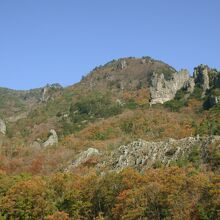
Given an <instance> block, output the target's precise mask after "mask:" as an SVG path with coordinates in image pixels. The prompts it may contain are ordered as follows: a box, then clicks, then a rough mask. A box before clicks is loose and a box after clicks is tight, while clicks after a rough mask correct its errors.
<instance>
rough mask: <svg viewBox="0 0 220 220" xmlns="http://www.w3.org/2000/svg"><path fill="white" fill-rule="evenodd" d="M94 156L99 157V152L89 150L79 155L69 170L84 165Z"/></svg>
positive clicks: (93, 149)
mask: <svg viewBox="0 0 220 220" xmlns="http://www.w3.org/2000/svg"><path fill="white" fill-rule="evenodd" d="M95 156H100V152H99V150H97V149H95V148H89V149H88V150H86V151H84V152H82V153H80V154H79V155H78V157H77V159H76V160H75V161H73V163H72V164H71V165H70V167H69V169H71V168H76V167H78V166H80V165H82V164H84V163H86V162H87V161H88V160H89V159H91V158H92V157H95Z"/></svg>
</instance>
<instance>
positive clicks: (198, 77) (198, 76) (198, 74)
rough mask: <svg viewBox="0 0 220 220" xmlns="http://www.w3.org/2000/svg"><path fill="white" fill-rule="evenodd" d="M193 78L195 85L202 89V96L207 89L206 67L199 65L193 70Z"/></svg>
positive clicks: (207, 76)
mask: <svg viewBox="0 0 220 220" xmlns="http://www.w3.org/2000/svg"><path fill="white" fill-rule="evenodd" d="M193 77H194V80H195V83H196V84H199V85H200V86H201V87H202V89H203V96H204V95H205V93H206V90H207V89H209V75H208V67H207V66H205V65H200V66H198V67H196V68H195V69H194V73H193Z"/></svg>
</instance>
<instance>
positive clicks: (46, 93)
mask: <svg viewBox="0 0 220 220" xmlns="http://www.w3.org/2000/svg"><path fill="white" fill-rule="evenodd" d="M62 88H63V87H62V86H61V85H60V84H58V83H56V84H52V85H49V84H48V85H46V86H45V87H44V88H43V89H42V97H41V101H42V102H48V101H49V100H53V98H54V93H55V92H57V91H60V90H62Z"/></svg>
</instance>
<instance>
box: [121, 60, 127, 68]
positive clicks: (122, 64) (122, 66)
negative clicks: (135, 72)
mask: <svg viewBox="0 0 220 220" xmlns="http://www.w3.org/2000/svg"><path fill="white" fill-rule="evenodd" d="M126 67H127V62H126V60H121V62H120V68H121V69H122V70H123V69H125V68H126Z"/></svg>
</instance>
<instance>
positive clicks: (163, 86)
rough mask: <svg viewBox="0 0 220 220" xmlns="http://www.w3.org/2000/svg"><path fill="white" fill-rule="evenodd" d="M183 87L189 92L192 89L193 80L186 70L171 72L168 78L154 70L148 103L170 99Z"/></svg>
mask: <svg viewBox="0 0 220 220" xmlns="http://www.w3.org/2000/svg"><path fill="white" fill-rule="evenodd" d="M183 87H185V89H186V90H188V91H190V92H191V91H193V89H194V82H193V80H192V79H191V78H190V77H189V73H188V71H187V70H182V71H180V72H177V73H173V74H172V75H171V77H169V78H168V79H166V77H165V75H164V74H163V73H156V72H154V73H153V75H152V78H151V87H150V95H151V99H150V103H151V104H156V103H161V104H163V103H164V102H167V101H169V100H172V99H173V98H174V97H175V94H176V92H177V91H178V90H180V89H181V88H183Z"/></svg>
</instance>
